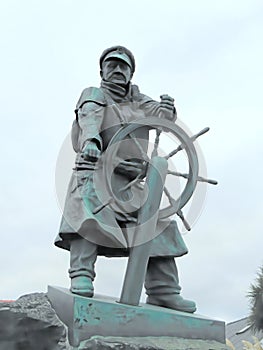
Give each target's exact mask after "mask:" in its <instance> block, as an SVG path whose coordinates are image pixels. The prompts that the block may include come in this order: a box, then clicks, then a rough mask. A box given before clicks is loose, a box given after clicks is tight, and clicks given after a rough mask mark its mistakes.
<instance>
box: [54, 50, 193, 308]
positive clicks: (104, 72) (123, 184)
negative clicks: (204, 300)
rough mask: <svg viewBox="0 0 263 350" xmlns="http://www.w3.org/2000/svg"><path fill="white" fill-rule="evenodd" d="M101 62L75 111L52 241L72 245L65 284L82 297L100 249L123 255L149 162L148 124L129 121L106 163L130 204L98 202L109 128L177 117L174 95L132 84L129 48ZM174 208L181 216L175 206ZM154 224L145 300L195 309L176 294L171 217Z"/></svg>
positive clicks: (177, 241) (176, 236) (180, 249)
mask: <svg viewBox="0 0 263 350" xmlns="http://www.w3.org/2000/svg"><path fill="white" fill-rule="evenodd" d="M100 69H101V71H100V75H101V78H102V80H101V86H100V87H99V88H97V87H89V88H87V89H85V90H84V91H83V92H82V94H81V96H80V99H79V101H78V103H77V107H76V110H75V113H76V119H75V120H74V122H73V126H72V144H73V148H74V150H75V152H76V153H77V155H76V162H75V168H74V171H73V174H72V177H71V180H70V183H69V188H68V194H67V198H66V202H65V209H64V213H63V217H62V221H61V226H60V230H59V234H58V236H57V238H56V241H55V244H56V246H58V247H60V248H64V249H67V250H70V269H69V276H70V278H71V287H70V291H71V292H72V293H76V294H79V295H83V296H87V297H92V296H93V293H94V288H93V284H92V282H93V280H94V278H95V270H94V265H95V262H96V258H97V256H98V255H105V256H108V257H113V256H129V253H130V250H131V248H132V247H133V245H134V236H133V228H134V227H136V224H137V217H138V212H139V209H140V206H141V202H142V200H143V198H142V196H143V190H142V185H141V183H140V182H143V181H144V178H145V175H146V173H147V168H148V163H149V162H148V160H147V157H146V156H145V154H146V153H147V147H148V139H149V128H147V127H141V128H135V130H134V131H132V132H131V133H130V134H129V135H126V136H125V137H124V140H123V142H122V144H121V146H120V147H119V149H118V152H117V153H116V159H115V162H116V165H114V164H115V163H114V164H113V165H112V169H113V171H112V173H111V174H109V176H110V183H111V186H112V191H113V192H114V196H116V197H118V199H119V200H121V201H123V202H124V203H125V202H127V203H129V208H130V209H129V210H119V209H118V207H116V206H115V207H114V205H111V203H110V202H111V201H108V202H107V203H105V202H104V184H103V181H104V180H103V176H102V175H101V174H102V173H103V171H104V174H105V171H106V172H107V169H108V168H106V170H105V167H106V163H105V154H106V152H107V150H108V148H109V145H111V142H112V139H113V138H114V135H116V133H118V131H119V130H120V129H121V128H123V127H124V126H125V125H127V124H129V122H134V121H136V120H137V119H138V120H140V121H141V120H143V119H144V118H145V121H146V120H148V119H147V118H151V117H158V118H161V119H164V120H168V121H169V123H171V122H175V121H176V109H175V107H174V99H173V98H171V97H170V96H168V95H163V96H161V101H160V102H157V101H154V100H152V99H151V98H150V97H148V96H146V95H144V94H142V93H141V92H140V90H139V88H138V86H136V85H133V84H132V83H131V79H132V76H133V73H134V71H135V59H134V56H133V54H132V53H131V52H130V51H129V50H128V49H127V48H125V47H123V46H113V47H111V48H108V49H106V50H105V51H104V52H103V53H102V55H101V57H100ZM153 120H154V119H153ZM169 123H168V124H169ZM148 124H149V123H148ZM164 124H165V122H164ZM168 124H167V125H168ZM169 125H170V124H169ZM193 189H194V188H193ZM179 214H180V215H181V217H182V214H181V212H180V211H179V210H178V215H179ZM182 218H183V217H182ZM154 231H155V232H148V233H146V234H149V237H152V242H151V248H150V251H149V260H148V265H147V271H146V277H145V289H146V294H147V295H148V297H147V303H149V304H153V305H159V306H164V307H167V308H171V309H175V310H180V311H185V312H190V313H192V312H195V310H196V305H195V303H194V302H193V301H191V300H185V299H184V298H183V297H182V296H181V295H180V291H181V287H180V286H179V279H178V272H177V267H176V263H175V260H174V258H175V257H179V256H182V255H184V254H186V253H187V248H186V246H185V243H184V241H183V239H182V237H181V234H180V232H179V230H178V227H177V224H176V222H175V221H174V220H168V219H161V220H158V222H157V225H156V230H154ZM142 243H144V242H142ZM137 245H139V243H138V244H137Z"/></svg>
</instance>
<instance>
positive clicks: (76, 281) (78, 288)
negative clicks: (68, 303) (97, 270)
mask: <svg viewBox="0 0 263 350" xmlns="http://www.w3.org/2000/svg"><path fill="white" fill-rule="evenodd" d="M70 291H71V293H74V294H79V295H82V296H85V297H93V295H94V288H93V284H92V280H91V279H90V278H89V277H87V276H76V277H72V278H71V287H70Z"/></svg>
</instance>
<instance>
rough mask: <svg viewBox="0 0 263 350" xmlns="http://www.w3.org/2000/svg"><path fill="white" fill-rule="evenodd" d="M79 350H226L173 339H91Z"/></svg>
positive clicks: (210, 343)
mask: <svg viewBox="0 0 263 350" xmlns="http://www.w3.org/2000/svg"><path fill="white" fill-rule="evenodd" d="M78 349H79V350H94V349H99V350H227V349H228V348H227V347H226V345H225V344H222V343H219V342H216V341H211V340H210V341H205V340H198V339H183V338H175V337H133V338H128V337H126V338H124V337H92V338H91V339H89V340H85V341H83V342H81V344H80V346H79V348H78Z"/></svg>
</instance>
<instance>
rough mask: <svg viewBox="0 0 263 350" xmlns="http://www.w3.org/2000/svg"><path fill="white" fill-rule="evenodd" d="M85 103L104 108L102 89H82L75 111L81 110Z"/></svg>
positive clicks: (104, 101)
mask: <svg viewBox="0 0 263 350" xmlns="http://www.w3.org/2000/svg"><path fill="white" fill-rule="evenodd" d="M87 102H95V103H97V104H98V105H101V106H105V105H106V99H105V96H104V93H103V91H102V89H100V88H98V87H93V86H92V87H88V88H86V89H84V90H83V91H82V93H81V95H80V98H79V100H78V103H77V105H76V110H78V109H79V108H81V107H82V106H83V105H84V104H85V103H87Z"/></svg>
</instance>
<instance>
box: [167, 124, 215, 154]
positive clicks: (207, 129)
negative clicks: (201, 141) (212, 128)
mask: <svg viewBox="0 0 263 350" xmlns="http://www.w3.org/2000/svg"><path fill="white" fill-rule="evenodd" d="M208 131H209V128H208V127H207V128H204V129H203V130H201V131H199V133H197V134H196V135H194V136H192V137H191V138H190V139H191V141H192V142H194V141H195V140H196V139H197V138H198V137H199V136H202V135H204V134H205V133H206V132H208ZM184 148H185V145H183V144H181V145H179V146H178V147H177V148H176V149H175V150H173V151H172V152H170V153H169V154H167V156H165V158H166V159H169V158H171V157H173V156H174V155H175V154H176V153H178V152H179V151H182V150H183V149H184Z"/></svg>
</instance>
